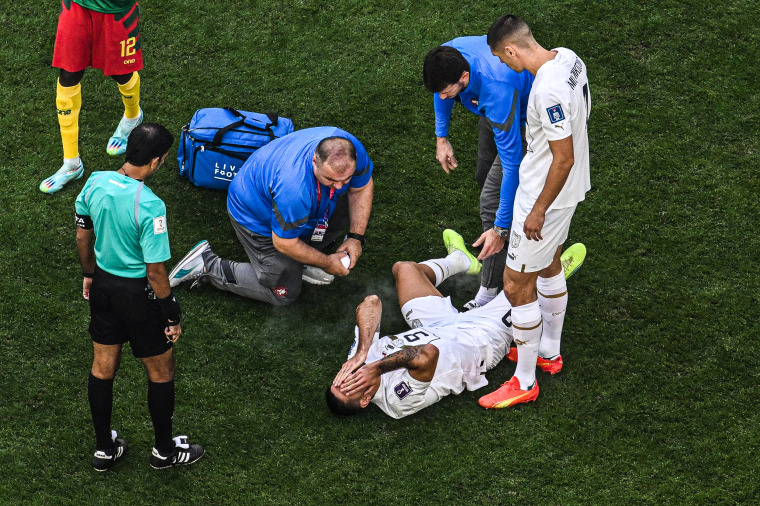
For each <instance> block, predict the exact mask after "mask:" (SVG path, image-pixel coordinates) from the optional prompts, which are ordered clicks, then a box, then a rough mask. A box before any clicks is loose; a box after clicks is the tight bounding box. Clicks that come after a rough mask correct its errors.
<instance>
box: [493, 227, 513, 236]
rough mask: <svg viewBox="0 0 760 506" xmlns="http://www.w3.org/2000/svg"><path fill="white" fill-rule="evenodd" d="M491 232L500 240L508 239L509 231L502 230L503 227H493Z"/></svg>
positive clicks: (506, 229)
mask: <svg viewBox="0 0 760 506" xmlns="http://www.w3.org/2000/svg"><path fill="white" fill-rule="evenodd" d="M493 231H494V232H496V234H497V235H498V236H499V237H501V238H502V239H508V238H509V229H508V228H503V227H497V226H496V225H494V226H493Z"/></svg>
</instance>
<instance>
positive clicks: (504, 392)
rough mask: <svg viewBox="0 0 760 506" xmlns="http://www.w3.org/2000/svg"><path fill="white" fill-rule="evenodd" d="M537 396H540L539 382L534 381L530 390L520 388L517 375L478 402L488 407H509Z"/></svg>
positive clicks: (534, 398)
mask: <svg viewBox="0 0 760 506" xmlns="http://www.w3.org/2000/svg"><path fill="white" fill-rule="evenodd" d="M536 397H538V382H536V383H533V387H532V388H531V389H530V390H520V380H518V379H517V376H512V378H511V379H510V380H509V381H507V382H506V383H504V384H503V385H502V386H501V387H499V389H498V390H495V391H493V392H491V393H490V394H488V395H484V396H483V397H481V398H480V400H479V401H478V404H480V405H481V406H482V407H484V408H486V409H491V408H493V409H499V408H509V407H511V406H514V405H515V404H520V403H522V402H531V401H535V400H536Z"/></svg>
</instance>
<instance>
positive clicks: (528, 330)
mask: <svg viewBox="0 0 760 506" xmlns="http://www.w3.org/2000/svg"><path fill="white" fill-rule="evenodd" d="M487 40H488V45H489V46H490V47H491V51H492V52H493V54H494V55H496V56H498V57H499V59H500V60H501V61H502V63H505V64H506V65H508V66H509V67H510V68H511V69H512V70H514V71H515V72H522V71H523V70H527V71H528V72H530V73H531V74H533V75H534V76H535V80H534V82H533V87H532V89H531V92H530V97H529V99H528V113H527V114H528V116H527V133H526V137H527V140H528V152H527V154H526V156H525V158H523V160H522V163H521V164H520V172H519V174H520V183H519V186H518V188H517V195H516V197H515V207H514V212H513V221H512V233H511V235H510V239H509V249H508V253H507V268H506V269H505V271H504V290H505V292H506V293H507V296H508V298H509V302H510V303H511V304H512V324H513V336H514V342H515V344H517V368H516V370H515V375H514V376H513V377H512V378H511V379H510V380H509V381H507V382H506V383H504V385H502V386H501V387H500V388H499V389H498V390H496V391H495V392H492V393H490V394H488V395H486V396H484V397H482V398H481V399H480V405H481V406H483V407H485V408H507V407H509V406H513V405H515V404H518V403H522V402H529V401H532V400H535V399H536V397H538V384H537V383H536V366H537V365H538V367H540V368H541V369H542V370H544V371H547V372H550V373H551V374H555V373H557V372H559V370H560V369H561V368H562V355H561V354H560V338H561V335H562V324H563V322H564V319H565V310H566V308H567V284H566V283H565V276H564V274H563V271H562V265H561V260H560V254H561V252H562V244H563V243H564V241H565V240H566V239H567V234H568V230H569V229H570V221H571V219H572V217H573V213H575V208H576V206H577V204H578V202H580V201H582V200H584V198H585V194H586V192H587V191H588V190H589V189H590V188H591V179H590V170H589V148H588V134H587V129H586V122H587V120H588V117H589V113H590V112H591V95H590V93H589V88H588V76H587V75H586V65H585V64H584V63H583V61H582V60H581V59H580V58H579V57H578V56H577V55H576V54H575V53H574V52H573V51H571V50H569V49H566V48H557V49H553V50H547V49H544V48H543V47H541V46H540V45H539V44H538V43H537V42H536V39H534V38H533V34H532V32H531V31H530V28H529V27H528V25H527V24H526V23H525V21H523V20H522V19H520V18H519V17H517V16H513V15H509V14H508V15H504V16H501V17H500V18H499V19H497V20H496V21H495V22H494V23H493V25H491V28H490V29H489V30H488V39H487Z"/></svg>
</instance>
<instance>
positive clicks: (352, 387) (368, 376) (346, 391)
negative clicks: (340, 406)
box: [340, 365, 372, 396]
mask: <svg viewBox="0 0 760 506" xmlns="http://www.w3.org/2000/svg"><path fill="white" fill-rule="evenodd" d="M371 384H372V372H371V368H370V367H367V366H366V365H365V366H362V367H360V368H359V369H358V370H357V371H356V372H354V373H352V374H349V375H348V377H347V378H346V379H344V380H343V383H342V384H341V386H340V391H341V393H343V395H348V396H351V395H354V394H355V393H357V392H364V391H365V390H367V388H369V387H370V385H371Z"/></svg>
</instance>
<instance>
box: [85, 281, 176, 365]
mask: <svg viewBox="0 0 760 506" xmlns="http://www.w3.org/2000/svg"><path fill="white" fill-rule="evenodd" d="M165 328H166V320H165V318H163V316H162V314H161V308H160V307H159V305H158V301H157V300H156V299H155V298H153V297H152V291H151V292H149V290H148V279H147V278H122V277H120V276H114V275H113V274H109V273H107V272H105V271H104V270H102V269H100V268H97V267H96V268H95V275H94V276H93V277H92V286H91V287H90V328H89V331H90V336H91V337H92V340H93V341H94V342H96V343H98V344H105V345H113V344H124V343H125V342H127V341H129V343H130V346H131V348H132V354H133V355H134V356H135V357H137V358H147V357H154V356H156V355H161V354H163V353H165V352H166V351H167V350H169V349H170V348H171V347H172V345H173V343H171V342H169V341H168V339H167V338H166V334H164V329H165Z"/></svg>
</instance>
